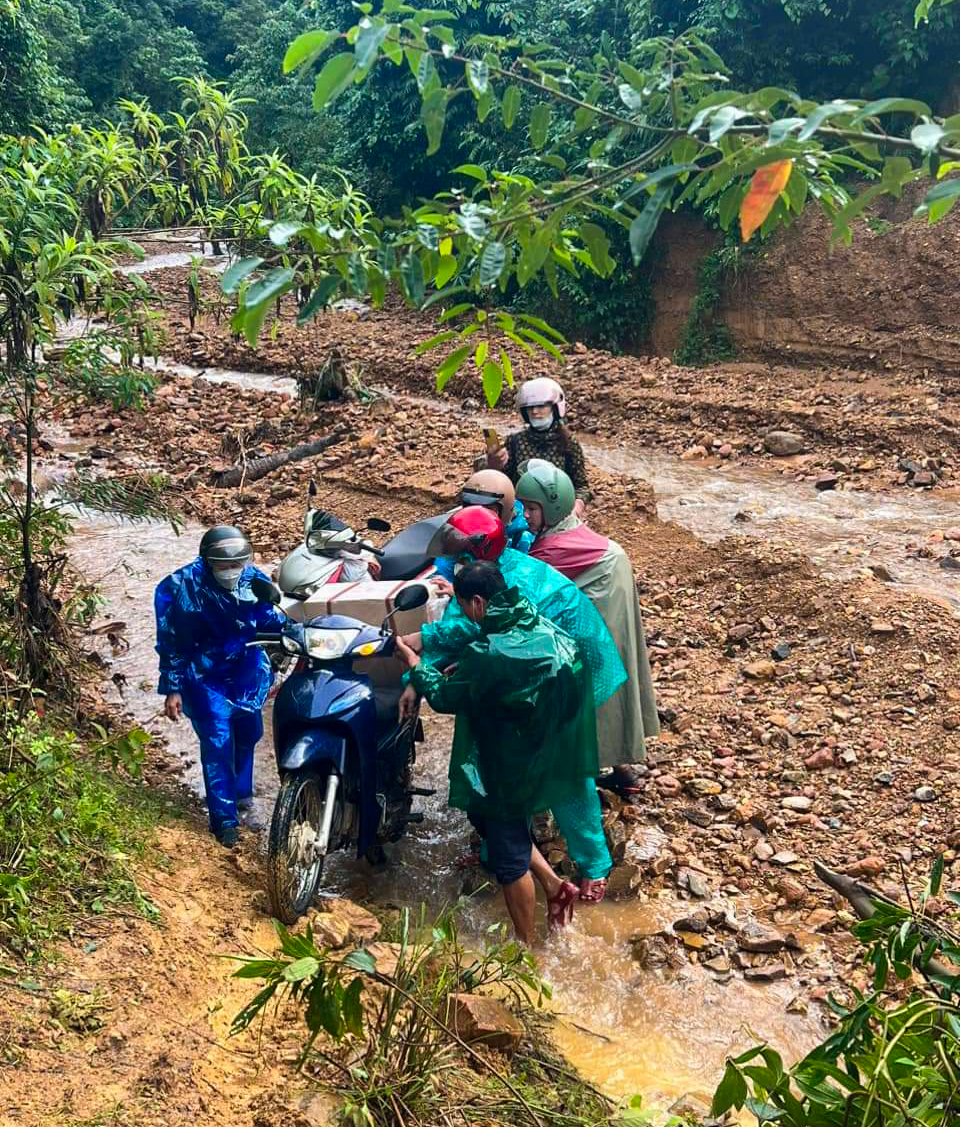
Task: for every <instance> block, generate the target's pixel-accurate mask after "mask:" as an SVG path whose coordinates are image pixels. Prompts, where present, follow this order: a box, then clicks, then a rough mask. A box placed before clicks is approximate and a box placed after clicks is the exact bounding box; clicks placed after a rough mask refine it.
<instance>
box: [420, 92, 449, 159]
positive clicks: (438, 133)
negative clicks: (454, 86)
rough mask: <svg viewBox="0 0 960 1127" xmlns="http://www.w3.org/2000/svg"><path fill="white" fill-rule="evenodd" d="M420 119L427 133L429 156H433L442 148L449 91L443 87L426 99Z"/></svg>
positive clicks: (428, 95)
mask: <svg viewBox="0 0 960 1127" xmlns="http://www.w3.org/2000/svg"><path fill="white" fill-rule="evenodd" d="M420 117H421V119H422V120H423V128H424V129H425V130H426V132H427V156H431V155H432V154H433V153H435V152H436V151H437V150H438V149H439V148H440V142H441V141H442V140H443V126H444V122H445V121H446V117H447V91H446V90H445V89H444V88H443V87H442V86H438V87H437V88H436V89H435V90H431V91H430V93H429V94H427V95H426V96H425V97H424V99H423V106H422V107H421V110H420Z"/></svg>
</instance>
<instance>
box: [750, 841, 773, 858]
mask: <svg viewBox="0 0 960 1127" xmlns="http://www.w3.org/2000/svg"><path fill="white" fill-rule="evenodd" d="M775 852H776V850H775V849H774V848H773V846H772V845H771V844H770V842H769V841H758V842H757V844H756V845H755V846H754V847H753V855H754V857H756V859H757V860H758V861H769V860H770V858H771V857H772V856H773V855H774V853H775Z"/></svg>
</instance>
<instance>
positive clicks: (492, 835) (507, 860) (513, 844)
mask: <svg viewBox="0 0 960 1127" xmlns="http://www.w3.org/2000/svg"><path fill="white" fill-rule="evenodd" d="M467 817H468V819H469V820H470V825H471V826H473V828H474V829H475V830H476V831H477V833H478V834H479V835H480V836H481V837H482V838H483V840H484V841H485V842H486V846H487V860H486V862H485V865H484V867H485V868H486V869H488V870H489V871H490V872H491V873H493V875H494V876H495V877H496V878H497V883H498V884H513V883H514V881H518V880H520V878H521V877H522V876H524V875H525V874H526V873H528V872H529V870H530V855H531V853H532V851H533V838H532V837H531V835H530V822H529V819H527V818H514V819H512V820H510V821H506V822H501V821H499V820H498V819H496V818H484V817H482V816H481V815H479V814H468V815H467Z"/></svg>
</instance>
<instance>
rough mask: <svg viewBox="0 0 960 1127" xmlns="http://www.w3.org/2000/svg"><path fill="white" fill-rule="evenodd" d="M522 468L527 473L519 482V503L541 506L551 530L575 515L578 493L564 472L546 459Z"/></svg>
mask: <svg viewBox="0 0 960 1127" xmlns="http://www.w3.org/2000/svg"><path fill="white" fill-rule="evenodd" d="M520 468H521V470H522V471H523V473H522V476H521V477H520V480H519V481H518V482H517V500H518V501H534V502H535V503H536V504H538V505H539V506H540V507H541V508H542V509H543V520H544V523H545V524H546V526H547V528H553V526H554V525H555V524H559V523H560V521H562V520H563V518H564V517H568V516H569V515H570V514H571V513H572V512H573V506H574V504H575V503H576V500H577V492H576V490H575V489H574V488H573V482H572V481H571V480H570V478H569V477H568V476H567V475H566V474H565V473H564V472H563V470H561V469H558V468H557V467H556V466H555V465H554V464H553V462H546V461H544V460H543V459H542V458H531V459H530V461H529V462H526V463H525V464H524V465H522V466H521V467H520Z"/></svg>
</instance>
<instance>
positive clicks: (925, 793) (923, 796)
mask: <svg viewBox="0 0 960 1127" xmlns="http://www.w3.org/2000/svg"><path fill="white" fill-rule="evenodd" d="M913 797H914V798H915V799H916V800H917V802H936V801H937V792H936V791H935V790H934V789H933V787H917V789H916V790H915V791H914V792H913Z"/></svg>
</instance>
